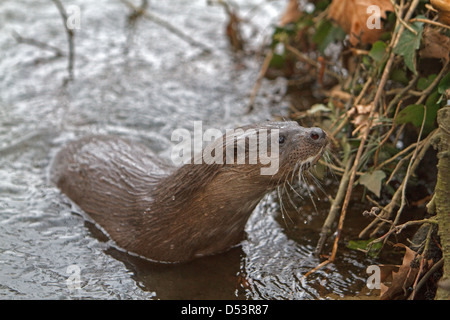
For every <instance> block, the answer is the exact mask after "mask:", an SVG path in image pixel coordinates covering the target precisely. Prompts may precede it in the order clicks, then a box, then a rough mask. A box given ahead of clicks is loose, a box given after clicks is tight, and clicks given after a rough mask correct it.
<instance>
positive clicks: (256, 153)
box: [203, 121, 327, 186]
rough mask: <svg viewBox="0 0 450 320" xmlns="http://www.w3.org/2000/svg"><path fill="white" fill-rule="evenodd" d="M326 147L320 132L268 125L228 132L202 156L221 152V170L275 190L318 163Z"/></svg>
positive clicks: (281, 124) (286, 124) (283, 124)
mask: <svg viewBox="0 0 450 320" xmlns="http://www.w3.org/2000/svg"><path fill="white" fill-rule="evenodd" d="M326 145H327V137H326V134H325V132H324V131H323V130H322V129H320V128H304V127H301V126H300V125H299V124H298V123H297V122H294V121H287V122H272V121H268V122H264V123H258V124H254V125H249V126H245V127H240V128H237V129H234V130H231V131H227V134H225V135H224V136H223V137H222V138H221V139H219V140H216V141H215V143H212V144H210V145H209V146H207V147H206V148H205V150H204V154H203V155H205V154H214V153H215V151H217V150H220V153H221V155H220V156H219V158H220V159H223V160H224V163H225V166H224V167H222V168H223V169H225V170H227V169H226V168H228V169H230V170H239V171H237V172H240V173H241V178H242V179H245V178H249V179H254V178H255V177H256V176H260V177H258V178H257V181H259V182H260V183H261V184H264V183H265V184H267V185H270V186H276V185H278V184H280V183H282V182H284V181H285V180H287V179H292V178H293V177H294V176H295V173H298V172H299V170H302V169H305V168H307V167H309V166H310V165H311V164H313V163H315V162H317V160H318V159H319V158H320V156H321V155H322V153H323V151H324V149H325V147H326ZM222 157H223V158H222Z"/></svg>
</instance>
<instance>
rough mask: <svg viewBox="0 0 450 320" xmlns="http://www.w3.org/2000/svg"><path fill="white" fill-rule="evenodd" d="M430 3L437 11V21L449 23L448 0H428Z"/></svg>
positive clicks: (449, 9) (449, 2)
mask: <svg viewBox="0 0 450 320" xmlns="http://www.w3.org/2000/svg"><path fill="white" fill-rule="evenodd" d="M430 3H431V5H432V6H433V8H435V9H436V10H437V11H438V12H439V21H441V22H442V23H445V24H446V25H450V1H449V0H430Z"/></svg>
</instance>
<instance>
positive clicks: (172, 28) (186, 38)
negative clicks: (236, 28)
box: [120, 0, 212, 53]
mask: <svg viewBox="0 0 450 320" xmlns="http://www.w3.org/2000/svg"><path fill="white" fill-rule="evenodd" d="M120 1H121V2H122V3H124V4H125V5H126V6H128V7H129V8H131V9H132V10H134V11H139V10H142V9H141V8H139V7H136V6H135V5H134V4H132V3H131V2H129V1H127V0H120ZM142 15H143V16H144V17H145V18H147V19H149V20H151V21H153V22H154V23H156V24H158V25H160V26H162V27H164V28H166V29H167V30H169V31H170V32H172V33H173V34H174V35H176V36H178V37H179V38H180V39H181V40H183V41H185V42H187V43H189V44H190V45H192V46H195V47H199V48H201V49H202V50H203V52H206V53H209V52H211V51H212V50H211V49H210V48H208V47H207V46H206V45H205V44H204V43H201V42H199V41H197V40H195V39H194V38H192V37H191V36H189V35H188V34H186V33H184V32H183V31H181V30H180V29H178V28H176V27H175V26H173V25H172V24H170V23H169V22H167V21H165V20H163V19H161V18H159V17H157V16H156V15H154V14H152V13H150V12H148V11H147V10H145V9H144V10H143V12H142Z"/></svg>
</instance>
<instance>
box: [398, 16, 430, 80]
mask: <svg viewBox="0 0 450 320" xmlns="http://www.w3.org/2000/svg"><path fill="white" fill-rule="evenodd" d="M419 17H421V16H418V18H419ZM410 26H411V28H412V29H413V30H415V31H416V32H417V35H415V34H414V33H412V32H411V31H409V29H406V28H405V30H404V31H403V33H402V36H401V37H400V39H399V41H398V43H397V45H396V46H395V48H394V53H396V54H398V55H401V56H403V59H404V61H405V65H406V66H407V67H408V69H409V70H411V71H412V72H413V73H414V74H417V70H416V50H417V49H419V47H420V40H421V39H422V32H423V22H418V21H416V22H414V23H412V24H410Z"/></svg>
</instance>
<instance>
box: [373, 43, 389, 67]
mask: <svg viewBox="0 0 450 320" xmlns="http://www.w3.org/2000/svg"><path fill="white" fill-rule="evenodd" d="M386 47H387V45H386V43H384V42H383V41H377V42H375V43H374V44H373V45H372V49H370V51H369V56H370V57H371V58H372V59H373V60H375V61H376V62H378V63H379V62H381V61H382V60H383V58H384V57H385V55H386Z"/></svg>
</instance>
